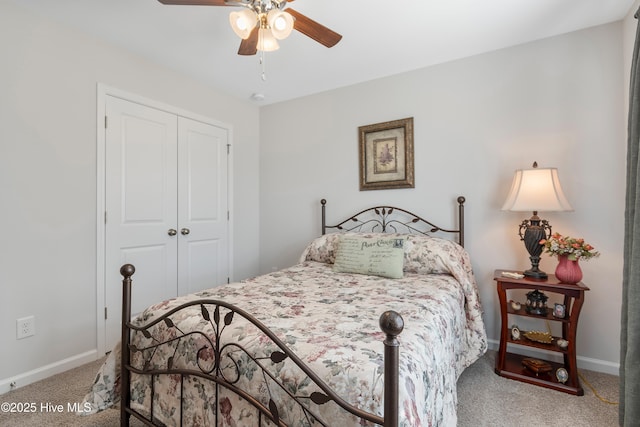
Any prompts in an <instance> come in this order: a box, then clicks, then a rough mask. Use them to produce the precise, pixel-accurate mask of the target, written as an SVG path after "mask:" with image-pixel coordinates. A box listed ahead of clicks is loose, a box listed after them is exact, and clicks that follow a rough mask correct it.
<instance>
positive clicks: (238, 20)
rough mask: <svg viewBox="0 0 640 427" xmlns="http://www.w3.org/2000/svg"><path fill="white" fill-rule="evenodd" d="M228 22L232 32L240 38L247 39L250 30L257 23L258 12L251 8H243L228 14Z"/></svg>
mask: <svg viewBox="0 0 640 427" xmlns="http://www.w3.org/2000/svg"><path fill="white" fill-rule="evenodd" d="M229 23H230V24H231V28H232V29H233V32H234V33H236V34H237V36H238V37H240V38H241V39H244V40H246V39H248V38H249V35H250V34H251V31H252V30H253V29H254V28H255V26H256V25H258V14H257V13H255V12H254V11H253V10H251V9H244V10H241V11H239V12H231V13H230V14H229Z"/></svg>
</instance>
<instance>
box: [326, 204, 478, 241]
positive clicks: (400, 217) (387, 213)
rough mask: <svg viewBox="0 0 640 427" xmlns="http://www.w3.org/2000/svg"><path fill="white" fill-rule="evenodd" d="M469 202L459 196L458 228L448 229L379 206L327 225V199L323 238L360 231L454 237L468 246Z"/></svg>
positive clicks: (408, 213)
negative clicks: (466, 207)
mask: <svg viewBox="0 0 640 427" xmlns="http://www.w3.org/2000/svg"><path fill="white" fill-rule="evenodd" d="M465 200H466V199H465V198H464V197H463V196H459V197H458V198H457V199H456V201H457V203H458V228H457V229H446V228H442V227H439V226H437V225H435V224H433V223H432V222H430V221H427V220H426V219H424V218H421V217H420V216H418V215H416V214H414V213H413V212H409V211H407V210H405V209H401V208H396V207H393V206H375V207H372V208H368V209H364V210H362V211H360V212H358V213H357V214H355V215H352V216H350V217H349V218H347V219H345V220H344V221H342V222H339V223H338V224H336V225H327V220H326V205H327V201H326V199H322V200H320V204H321V205H322V234H326V233H327V230H328V229H337V230H339V231H357V232H370V233H409V234H424V235H430V234H433V233H438V232H440V233H451V234H457V235H458V243H459V244H460V246H464V202H465Z"/></svg>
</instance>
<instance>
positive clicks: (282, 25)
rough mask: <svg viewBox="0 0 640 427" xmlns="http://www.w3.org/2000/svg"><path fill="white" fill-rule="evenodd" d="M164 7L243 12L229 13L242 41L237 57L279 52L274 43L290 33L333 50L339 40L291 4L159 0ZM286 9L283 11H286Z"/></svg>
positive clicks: (284, 0)
mask: <svg viewBox="0 0 640 427" xmlns="http://www.w3.org/2000/svg"><path fill="white" fill-rule="evenodd" d="M158 1H159V2H160V3H162V4H167V5H186V6H235V7H242V8H244V9H243V10H242V11H239V12H231V14H230V16H229V21H230V24H231V28H233V31H234V32H235V33H236V34H237V35H238V36H239V37H240V38H242V41H241V42H240V49H239V50H238V55H255V54H256V53H257V52H258V51H264V52H268V51H272V50H276V49H278V42H277V40H278V39H279V40H282V39H285V38H287V37H288V36H289V34H290V33H291V31H292V30H297V31H300V32H301V33H302V34H304V35H306V36H308V37H310V38H312V39H313V40H315V41H317V42H318V43H320V44H322V45H324V46H326V47H333V46H334V45H335V44H336V43H338V42H339V41H340V39H342V36H341V35H340V34H338V33H336V32H335V31H332V30H330V29H329V28H327V27H325V26H324V25H321V24H319V23H317V22H316V21H314V20H313V19H311V18H308V17H306V16H305V15H303V14H301V13H300V12H297V11H295V10H293V9H291V8H289V7H286V6H287V3H288V2H291V1H293V0H158ZM285 8H286V9H285Z"/></svg>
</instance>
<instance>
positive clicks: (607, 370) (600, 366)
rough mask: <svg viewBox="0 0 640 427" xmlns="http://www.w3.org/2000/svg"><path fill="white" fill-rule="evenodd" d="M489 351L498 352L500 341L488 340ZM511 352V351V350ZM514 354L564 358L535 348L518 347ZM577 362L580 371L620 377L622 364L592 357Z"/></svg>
mask: <svg viewBox="0 0 640 427" xmlns="http://www.w3.org/2000/svg"><path fill="white" fill-rule="evenodd" d="M488 343H489V349H490V350H495V351H498V347H499V346H500V342H499V341H498V340H488ZM509 351H511V349H509ZM514 353H518V354H523V355H525V356H530V357H541V358H544V359H546V360H550V361H552V362H558V363H562V356H561V355H560V354H559V353H555V352H550V351H545V350H539V349H537V348H534V347H530V348H525V347H521V346H518V349H517V351H514ZM576 362H577V363H578V368H579V369H587V370H589V371H596V372H602V373H604V374H609V375H615V376H618V375H620V364H619V363H613V362H608V361H606V360H599V359H592V358H590V357H583V356H576Z"/></svg>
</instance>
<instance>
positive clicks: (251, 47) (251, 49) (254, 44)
mask: <svg viewBox="0 0 640 427" xmlns="http://www.w3.org/2000/svg"><path fill="white" fill-rule="evenodd" d="M258 27H259V25H256V27H255V28H254V29H253V30H252V31H251V34H249V38H248V39H242V42H240V49H238V55H255V54H256V53H258Z"/></svg>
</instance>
